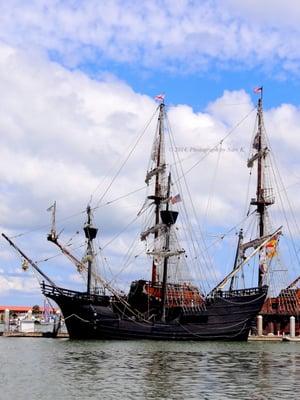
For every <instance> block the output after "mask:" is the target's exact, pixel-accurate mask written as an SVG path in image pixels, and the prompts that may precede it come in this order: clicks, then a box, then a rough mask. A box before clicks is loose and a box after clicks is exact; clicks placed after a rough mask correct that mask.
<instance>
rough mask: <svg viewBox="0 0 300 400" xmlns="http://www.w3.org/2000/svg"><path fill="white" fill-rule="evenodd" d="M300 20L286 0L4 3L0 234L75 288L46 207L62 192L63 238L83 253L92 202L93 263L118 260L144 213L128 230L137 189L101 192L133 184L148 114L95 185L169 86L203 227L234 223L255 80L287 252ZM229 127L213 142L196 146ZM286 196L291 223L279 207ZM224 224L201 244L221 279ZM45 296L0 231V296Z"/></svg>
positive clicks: (294, 177) (294, 201) (208, 231)
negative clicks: (277, 177) (97, 252)
mask: <svg viewBox="0 0 300 400" xmlns="http://www.w3.org/2000/svg"><path fill="white" fill-rule="evenodd" d="M299 19H300V4H299V2H298V1H296V0H294V1H293V0H287V1H285V2H282V1H276V0H265V1H264V2H261V1H258V0H251V1H250V0H244V1H242V2H241V1H237V0H227V1H217V0H215V1H213V0H207V1H206V0H202V1H185V0H182V1H181V0H172V1H171V0H170V1H168V0H164V1H163V0H161V1H158V0H152V1H144V2H140V1H134V0H132V1H126V0H122V1H121V0H120V1H118V0H110V1H105V0H101V1H99V0H90V1H75V0H61V1H60V0H52V1H49V0H47V1H43V0H37V1H33V0H28V1H26V2H24V1H21V0H11V1H9V2H1V3H0V91H1V96H0V144H1V147H0V148H1V157H0V228H1V232H5V233H6V234H7V235H9V236H10V237H14V240H15V241H16V243H17V244H18V245H19V246H20V247H21V248H22V249H23V250H24V251H25V252H26V253H28V255H29V256H30V257H31V258H32V259H33V260H36V261H39V266H40V267H41V268H42V269H43V270H44V271H45V272H47V274H49V275H50V276H51V277H52V278H53V279H54V280H55V282H57V284H58V285H61V286H65V287H70V288H82V287H83V286H82V285H83V283H82V281H81V278H80V277H78V274H77V273H76V270H75V269H74V267H73V266H72V264H70V263H69V262H68V261H67V260H65V259H64V258H63V257H60V256H58V251H57V249H56V248H55V247H54V246H53V245H51V243H49V242H47V240H46V235H47V232H48V231H49V226H50V213H48V212H47V211H46V210H47V208H48V207H49V206H50V205H51V204H53V202H54V201H56V202H57V219H58V222H57V225H58V227H57V229H58V230H59V232H61V231H62V233H61V238H62V241H63V242H64V243H68V244H69V245H70V244H72V246H70V249H72V250H74V252H75V253H76V255H77V256H78V257H81V256H82V254H83V251H84V250H83V247H82V244H83V243H84V240H83V238H82V236H80V234H78V233H77V232H78V231H80V229H81V228H82V226H83V224H84V221H85V214H84V210H85V208H86V206H87V204H88V203H89V201H92V204H93V205H94V206H96V205H97V206H98V205H99V209H98V211H97V213H95V216H94V217H95V223H96V224H97V226H98V227H99V235H100V239H99V240H100V243H101V244H100V245H99V246H101V247H102V248H103V252H104V253H103V260H104V264H105V263H106V265H107V268H108V269H110V268H111V269H112V270H113V273H116V271H117V270H118V269H121V267H122V260H123V259H124V257H125V256H126V253H127V250H128V247H130V243H131V242H132V240H133V239H134V237H136V235H138V232H139V230H140V229H141V224H140V223H139V222H137V223H133V224H132V225H130V226H129V228H128V229H125V228H126V226H127V225H128V224H129V223H130V221H132V220H133V219H134V218H135V217H136V214H137V212H138V210H139V209H140V208H141V206H142V204H143V200H144V197H143V196H144V192H143V191H137V192H135V193H133V194H132V195H131V196H129V197H124V198H121V199H120V200H119V201H116V202H113V203H111V204H109V205H108V204H106V203H107V202H110V201H112V200H114V199H117V198H118V197H122V196H123V195H125V194H126V193H129V192H131V191H136V190H137V189H140V188H141V187H143V185H144V178H145V172H146V169H147V166H148V160H149V156H150V151H151V144H152V139H153V130H154V122H153V121H152V122H151V124H150V128H151V129H152V128H153V129H152V133H151V129H150V132H147V134H145V135H143V140H142V141H141V143H140V145H141V150H140V151H139V152H138V151H134V152H133V154H132V157H130V159H129V160H128V162H127V163H126V168H124V170H123V169H122V171H121V173H120V174H119V175H118V177H117V178H116V179H115V181H114V183H113V185H112V186H111V188H110V190H109V191H108V193H107V194H106V195H105V197H103V198H102V196H103V194H104V193H105V190H106V188H107V187H108V185H109V182H110V181H111V179H112V178H113V177H114V176H115V174H116V172H117V171H118V169H119V168H120V166H121V165H122V163H123V161H124V160H125V157H126V154H127V153H128V149H130V148H132V144H133V143H134V142H135V140H136V138H137V137H138V136H139V135H140V134H141V132H143V131H144V128H145V126H146V125H147V123H148V121H149V120H150V119H151V117H152V116H153V114H154V112H155V110H156V107H157V103H155V100H154V97H155V95H157V94H158V93H164V94H165V96H166V100H165V102H166V107H167V111H168V119H169V121H170V126H171V127H172V132H173V133H174V137H175V139H176V145H177V146H178V153H179V154H180V157H181V158H184V159H186V160H187V161H186V162H185V164H184V168H186V169H189V167H190V166H193V165H194V164H195V163H197V166H196V167H195V168H193V170H191V172H190V173H189V174H188V183H189V185H190V187H191V193H192V198H193V201H194V205H195V209H196V214H197V215H198V216H199V221H198V224H197V227H198V225H199V226H200V227H201V230H202V233H203V234H204V235H207V236H208V238H209V237H216V235H217V234H221V233H223V232H227V231H229V230H230V229H231V228H232V227H234V226H237V225H238V223H239V222H240V221H241V220H242V219H243V216H244V215H245V214H246V211H247V201H248V200H249V199H247V198H246V197H247V194H248V193H247V187H248V177H249V171H248V170H247V167H246V162H247V157H248V155H249V148H250V142H251V138H252V136H253V128H254V122H255V115H256V114H255V105H256V102H257V96H256V95H255V94H254V93H253V88H254V87H257V86H263V88H264V119H265V126H266V131H267V133H268V137H269V139H270V142H271V143H272V151H273V152H274V155H275V156H276V160H277V162H278V166H279V168H280V173H281V183H283V186H284V187H285V189H283V188H279V193H281V194H279V197H277V200H278V201H277V202H276V204H275V206H274V208H275V219H276V223H277V222H278V224H280V225H287V233H286V237H288V236H289V235H290V236H293V237H294V240H295V242H294V244H293V246H294V251H295V252H296V253H297V252H298V248H299V246H298V241H299V230H298V226H297V220H299V216H300V201H299V199H300V187H299V184H300V172H299V157H298V154H299V146H300V145H299V143H300V142H299V139H298V137H299V134H300V128H299V127H300V109H299V103H300V91H299V75H300V48H299V45H298V44H299V39H300V27H299ZM237 125H238V127H237V128H236V126H237ZM230 132H232V133H231V134H230V135H229V137H228V138H227V139H226V140H225V141H224V143H223V144H222V151H216V152H215V153H214V154H210V155H209V156H207V157H204V150H205V149H207V148H211V147H213V146H215V145H216V144H217V143H218V142H219V141H220V140H221V139H222V138H223V137H225V136H227V135H228V133H230ZM203 149H204V150H203ZM218 149H219V148H218ZM202 158H203V161H201V159H202ZM252 183H253V182H252ZM275 189H276V187H275ZM250 191H251V190H250ZM285 193H287V195H288V199H289V200H287V198H286V197H284V196H283V195H285ZM250 194H251V193H250ZM250 194H249V196H250ZM253 195H254V193H253ZM249 196H248V197H249ZM250 197H251V196H250ZM281 202H282V203H283V204H284V205H285V209H286V214H288V216H290V217H291V218H292V222H288V221H286V216H287V215H285V214H281V213H280V204H281ZM290 206H291V207H290ZM290 208H291V209H292V210H293V212H290V211H289V209H290ZM293 218H294V219H293ZM275 225H276V224H275ZM276 227H277V225H276ZM197 229H198V228H197ZM122 230H124V232H123V234H122V235H120V236H118V237H117V238H116V239H115V240H113V239H114V238H115V236H116V235H117V234H118V232H119V231H122ZM232 232H233V234H232V236H230V237H229V238H228V240H227V242H226V243H225V244H224V246H223V247H225V248H223V247H222V246H220V247H219V248H218V247H217V248H214V250H213V252H212V254H211V257H212V258H213V259H214V261H213V262H214V265H215V274H216V279H218V278H221V277H222V276H224V273H226V272H229V270H230V267H231V266H232V260H233V257H234V251H235V250H234V249H235V242H236V229H235V230H233V231H232ZM210 235H211V236H210ZM70 240H71V242H70ZM209 240H211V239H208V241H209ZM110 242H111V243H112V244H111V245H110ZM283 247H284V244H283ZM286 252H287V253H288V251H286ZM45 259H49V260H48V261H42V260H45ZM292 260H293V266H292V267H291V268H290V270H289V272H288V274H289V276H288V279H293V278H295V277H296V276H297V273H298V274H300V267H299V265H298V264H297V261H298V260H297V257H296V256H292ZM148 261H149V260H148ZM141 263H144V264H145V261H141ZM287 263H288V264H289V262H287ZM139 269H140V262H139V261H136V262H134V263H132V265H131V270H130V272H127V275H126V274H125V277H124V278H120V281H119V283H120V285H121V286H124V287H126V285H127V286H128V285H129V283H130V279H131V278H133V277H134V276H136V275H135V274H138V273H139ZM143 273H144V272H143ZM42 302H43V298H42V296H41V294H40V289H39V285H38V282H37V279H36V277H35V275H34V274H33V272H32V271H28V272H26V273H25V272H23V271H22V269H21V260H20V258H19V257H18V256H17V255H16V254H15V252H14V251H13V250H12V249H11V248H10V247H9V245H8V244H7V243H6V242H5V241H4V240H1V243H0V303H1V304H15V305H18V304H24V305H33V304H42Z"/></svg>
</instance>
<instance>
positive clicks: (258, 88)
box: [253, 86, 263, 94]
mask: <svg viewBox="0 0 300 400" xmlns="http://www.w3.org/2000/svg"><path fill="white" fill-rule="evenodd" d="M262 91H263V87H262V86H260V87H255V88H254V89H253V92H254V93H255V94H259V93H261V92H262Z"/></svg>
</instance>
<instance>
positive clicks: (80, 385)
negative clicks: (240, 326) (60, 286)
mask: <svg viewBox="0 0 300 400" xmlns="http://www.w3.org/2000/svg"><path fill="white" fill-rule="evenodd" d="M0 354H1V369H0V399H1V400H11V399H14V400H25V399H28V400H50V399H51V400H53V399H55V400H62V399H64V400H69V399H72V400H74V399H81V400H87V399H89V400H92V399H104V400H105V399H114V400H115V399H125V400H126V399H146V400H148V399H149V400H159V399H161V400H163V399H166V400H167V399H168V400H169V399H181V400H182V399H204V400H205V399H213V400H219V399H220V400H221V399H222V400H224V399H235V400H237V399H238V400H244V399H247V400H248V399H249V400H265V399H298V398H299V393H300V343H224V342H217V343H214V342H207V343H206V342H203V343H196V342H195V343H192V342H189V343H173V342H150V341H140V342H126V341H111V342H109V341H91V342H88V341H70V340H68V339H44V338H39V339H32V338H6V337H0Z"/></svg>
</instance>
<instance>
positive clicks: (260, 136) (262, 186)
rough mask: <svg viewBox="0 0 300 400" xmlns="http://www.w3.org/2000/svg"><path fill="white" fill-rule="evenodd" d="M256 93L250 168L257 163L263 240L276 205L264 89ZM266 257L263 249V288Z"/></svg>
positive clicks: (260, 279)
mask: <svg viewBox="0 0 300 400" xmlns="http://www.w3.org/2000/svg"><path fill="white" fill-rule="evenodd" d="M255 92H256V93H260V98H259V99H258V105H257V133H256V135H255V137H254V141H253V146H252V147H253V149H254V150H255V152H254V154H253V155H252V157H251V158H250V159H249V160H248V167H249V168H252V166H253V164H254V162H255V161H256V162H257V185H256V198H253V199H251V203H250V204H251V205H254V206H256V207H257V208H256V211H257V214H258V235H259V238H263V237H264V236H266V234H267V227H266V212H267V207H268V206H269V205H271V204H273V203H274V196H273V190H272V188H270V187H269V188H268V187H267V186H266V173H265V172H266V171H265V169H266V157H267V155H268V152H269V149H268V147H267V145H266V137H265V133H264V123H263V87H260V88H257V89H255ZM266 270H267V266H266V257H265V249H263V248H262V249H261V251H260V253H259V271H258V286H259V287H261V286H263V278H264V275H265V273H266Z"/></svg>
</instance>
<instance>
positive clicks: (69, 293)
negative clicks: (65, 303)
mask: <svg viewBox="0 0 300 400" xmlns="http://www.w3.org/2000/svg"><path fill="white" fill-rule="evenodd" d="M41 288H42V292H43V294H44V295H46V296H50V297H51V296H60V295H63V296H66V297H70V298H76V299H78V300H86V301H87V300H88V301H90V300H92V301H97V300H103V299H107V300H109V296H105V295H98V294H88V293H85V292H78V291H76V290H70V289H64V288H60V287H55V286H51V285H47V284H45V283H44V282H42V283H41Z"/></svg>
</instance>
